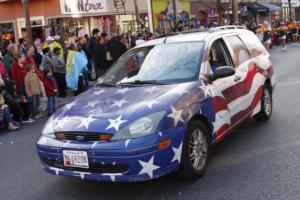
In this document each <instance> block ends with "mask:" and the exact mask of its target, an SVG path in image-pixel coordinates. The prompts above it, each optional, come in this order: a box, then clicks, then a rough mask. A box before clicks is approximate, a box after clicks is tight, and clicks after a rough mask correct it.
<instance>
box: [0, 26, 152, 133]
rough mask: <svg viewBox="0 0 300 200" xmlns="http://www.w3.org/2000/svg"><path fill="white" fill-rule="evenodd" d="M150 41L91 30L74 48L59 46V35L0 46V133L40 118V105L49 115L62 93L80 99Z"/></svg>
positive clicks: (11, 42) (128, 35) (147, 38)
mask: <svg viewBox="0 0 300 200" xmlns="http://www.w3.org/2000/svg"><path fill="white" fill-rule="evenodd" d="M150 39H153V35H152V34H150V33H148V34H146V35H145V34H142V35H141V34H137V33H136V32H133V31H128V33H126V34H121V35H113V36H110V37H109V36H108V35H107V34H106V33H105V32H103V33H101V32H100V30H99V29H97V28H95V29H94V30H93V31H92V36H91V37H89V36H88V35H84V37H80V38H77V39H76V41H75V43H62V42H61V41H60V37H59V36H53V37H51V36H49V37H47V38H46V40H45V41H44V42H41V40H40V39H36V40H35V41H34V44H32V45H31V44H28V43H27V41H26V40H25V39H23V38H21V39H19V41H18V43H17V42H15V41H13V40H12V41H5V42H4V44H3V45H2V46H0V50H1V51H0V128H1V127H3V128H7V129H8V130H11V131H14V130H17V129H19V128H20V125H21V124H26V123H33V122H34V121H35V120H38V119H40V118H41V117H42V113H43V112H42V110H44V109H43V108H41V100H45V101H47V109H46V110H47V112H48V115H49V116H50V115H52V114H53V113H54V112H55V110H56V105H57V103H56V101H57V97H60V98H65V97H67V95H68V94H69V95H70V92H69V93H68V92H67V91H73V95H74V96H77V95H79V94H81V93H82V92H84V91H85V90H87V89H88V88H89V87H90V83H91V81H95V80H97V79H98V78H99V77H101V76H102V75H103V74H104V73H105V72H106V71H107V70H108V69H109V68H110V67H111V65H112V64H113V63H114V62H115V61H116V60H118V58H119V57H120V56H121V55H122V54H124V53H125V52H126V51H127V50H128V49H130V48H132V47H135V46H136V45H138V44H141V43H143V42H145V41H146V40H150ZM71 95H72V94H71Z"/></svg>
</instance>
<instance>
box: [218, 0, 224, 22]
mask: <svg viewBox="0 0 300 200" xmlns="http://www.w3.org/2000/svg"><path fill="white" fill-rule="evenodd" d="M217 10H218V21H219V22H218V24H219V25H221V23H222V19H223V12H222V6H221V0H217Z"/></svg>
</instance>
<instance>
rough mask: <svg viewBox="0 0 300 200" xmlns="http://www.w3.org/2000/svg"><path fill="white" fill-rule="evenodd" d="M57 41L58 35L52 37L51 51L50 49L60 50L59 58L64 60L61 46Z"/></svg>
mask: <svg viewBox="0 0 300 200" xmlns="http://www.w3.org/2000/svg"><path fill="white" fill-rule="evenodd" d="M59 40H60V36H59V35H55V36H54V42H53V49H52V51H53V50H54V49H55V48H59V49H61V51H60V55H59V57H60V58H62V59H63V58H64V49H63V48H62V46H61V44H60V43H59Z"/></svg>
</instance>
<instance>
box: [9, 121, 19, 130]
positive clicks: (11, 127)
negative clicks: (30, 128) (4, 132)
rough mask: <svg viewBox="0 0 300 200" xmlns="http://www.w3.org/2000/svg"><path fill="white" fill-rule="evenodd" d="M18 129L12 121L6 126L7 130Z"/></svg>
mask: <svg viewBox="0 0 300 200" xmlns="http://www.w3.org/2000/svg"><path fill="white" fill-rule="evenodd" d="M18 129H19V127H18V126H16V125H14V124H13V123H11V124H10V125H9V126H8V130H9V131H16V130H18Z"/></svg>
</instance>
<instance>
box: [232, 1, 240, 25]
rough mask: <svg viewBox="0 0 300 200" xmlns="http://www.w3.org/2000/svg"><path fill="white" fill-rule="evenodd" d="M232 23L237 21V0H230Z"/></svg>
mask: <svg viewBox="0 0 300 200" xmlns="http://www.w3.org/2000/svg"><path fill="white" fill-rule="evenodd" d="M232 14H233V23H236V22H239V4H238V0H232Z"/></svg>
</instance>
